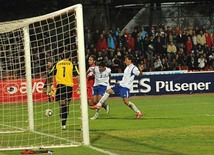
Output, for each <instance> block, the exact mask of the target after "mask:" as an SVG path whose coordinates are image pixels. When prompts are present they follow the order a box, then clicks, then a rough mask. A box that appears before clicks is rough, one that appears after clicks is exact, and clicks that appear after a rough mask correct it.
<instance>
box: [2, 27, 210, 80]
mask: <svg viewBox="0 0 214 155" xmlns="http://www.w3.org/2000/svg"><path fill="white" fill-rule="evenodd" d="M32 34H34V35H31V37H32V38H31V39H32V40H33V41H32V42H31V66H32V71H31V72H32V77H42V76H43V75H44V74H43V73H45V72H46V69H47V68H46V67H47V66H46V64H47V62H52V64H55V63H56V62H58V61H59V60H60V58H61V57H60V54H61V53H62V52H63V51H65V50H68V51H71V54H72V57H73V58H74V59H73V62H74V63H77V62H78V60H77V50H76V47H75V44H71V42H72V43H75V42H76V41H75V33H74V32H72V34H71V35H70V36H72V37H66V35H64V36H65V38H66V39H64V40H63V39H57V38H56V35H50V34H48V33H47V31H45V32H43V30H42V29H41V32H40V33H38V32H35V33H32ZM37 34H39V35H42V36H39V35H37ZM65 34H66V33H65ZM84 34H85V37H84V39H85V50H86V51H85V54H86V64H87V60H88V57H89V56H90V55H92V54H93V55H96V57H97V62H98V63H99V62H100V61H105V62H106V64H107V66H108V67H110V68H111V69H112V73H122V72H123V70H124V67H125V64H124V56H125V55H127V54H132V55H133V56H134V57H135V58H136V59H135V62H134V63H135V64H136V65H143V66H144V71H146V72H150V71H174V70H189V71H207V70H211V71H213V70H214V26H212V25H211V26H209V27H205V26H204V27H201V28H198V27H195V28H191V27H189V26H187V27H184V28H182V29H179V28H178V27H167V28H166V29H165V28H164V27H158V28H157V27H150V28H147V29H144V28H143V27H137V26H136V27H135V28H134V30H133V32H128V30H127V29H124V30H122V31H120V29H119V28H117V29H116V30H114V31H113V30H112V29H109V30H108V31H105V30H98V29H97V30H95V32H92V31H91V30H90V29H89V28H88V27H85V33H84ZM54 37H55V39H54ZM52 40H53V41H52ZM57 40H60V42H59V41H57ZM10 43H11V42H10ZM18 43H19V41H17V42H12V44H9V43H7V44H5V45H4V46H1V47H0V72H1V74H0V78H1V79H5V78H6V77H10V78H22V77H24V76H25V59H24V57H25V56H24V50H23V45H22V44H21V45H19V44H18ZM17 45H18V46H17ZM2 74H4V75H2ZM7 74H9V75H7Z"/></svg>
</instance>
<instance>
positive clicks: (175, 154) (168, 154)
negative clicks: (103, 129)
mask: <svg viewBox="0 0 214 155" xmlns="http://www.w3.org/2000/svg"><path fill="white" fill-rule="evenodd" d="M101 137H102V138H103V137H108V139H112V141H113V140H114V139H115V141H122V142H126V143H128V144H130V145H129V146H133V145H134V146H141V148H142V149H141V150H136V149H126V147H121V146H119V147H117V145H113V146H115V147H114V148H113V147H112V145H111V146H110V147H107V145H105V146H96V147H99V148H101V149H104V150H111V151H115V152H116V151H118V152H126V154H150V155H152V154H156V155H157V154H158V155H161V154H162V155H188V154H185V153H181V152H179V151H176V150H170V149H166V148H162V147H158V146H153V145H150V144H147V143H144V142H143V140H142V141H137V140H132V139H127V138H122V137H117V136H112V135H108V134H105V133H100V134H99V136H97V137H96V138H93V139H91V144H92V145H93V143H94V142H96V141H98V140H100V139H101ZM118 145H120V144H118ZM143 148H149V149H152V150H154V151H143Z"/></svg>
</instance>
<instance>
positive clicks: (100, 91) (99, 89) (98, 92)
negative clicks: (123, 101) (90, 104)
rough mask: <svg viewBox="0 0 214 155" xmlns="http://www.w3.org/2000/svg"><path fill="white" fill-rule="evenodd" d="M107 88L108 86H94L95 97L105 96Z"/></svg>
mask: <svg viewBox="0 0 214 155" xmlns="http://www.w3.org/2000/svg"><path fill="white" fill-rule="evenodd" d="M106 88H107V86H102V85H99V86H94V87H93V96H96V95H101V96H103V95H104V94H105V92H106Z"/></svg>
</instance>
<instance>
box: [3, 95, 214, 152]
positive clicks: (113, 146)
mask: <svg viewBox="0 0 214 155" xmlns="http://www.w3.org/2000/svg"><path fill="white" fill-rule="evenodd" d="M130 100H131V101H132V102H133V103H135V104H136V105H137V106H138V107H139V109H140V110H142V112H143V113H144V116H143V117H142V118H140V119H139V120H136V119H135V113H134V112H133V111H132V110H131V109H129V108H128V107H126V106H125V105H123V103H122V100H121V99H119V98H110V99H109V100H108V101H107V102H108V104H109V105H110V114H109V115H107V114H106V113H105V110H104V109H102V110H101V114H100V117H99V119H97V120H89V123H90V141H91V145H92V146H94V147H96V148H99V149H102V150H104V151H107V152H99V151H96V150H92V149H90V148H88V147H84V146H81V147H72V148H60V149H51V150H53V151H54V152H53V155H71V154H75V155H86V154H87V155H92V154H93V155H95V154H96V155H100V154H111V153H112V154H121V155H130V154H134V155H144V154H145V155H202V154H203V155H213V154H214V94H192V95H172V96H170V95H166V96H146V97H132V98H130ZM93 114H94V111H93V110H89V116H92V115H93ZM20 152H21V151H1V152H0V155H12V154H13V155H15V154H20Z"/></svg>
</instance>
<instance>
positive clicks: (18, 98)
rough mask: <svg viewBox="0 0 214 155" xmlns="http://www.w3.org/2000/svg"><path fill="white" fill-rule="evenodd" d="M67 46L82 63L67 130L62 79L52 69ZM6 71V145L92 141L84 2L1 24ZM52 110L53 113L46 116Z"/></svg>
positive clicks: (0, 101)
mask: <svg viewBox="0 0 214 155" xmlns="http://www.w3.org/2000/svg"><path fill="white" fill-rule="evenodd" d="M65 51H66V52H69V53H70V54H71V61H72V63H73V64H74V65H78V69H79V82H78V80H77V79H75V78H74V87H73V94H72V100H71V103H70V105H69V109H70V111H69V115H68V120H67V129H66V130H62V129H61V119H60V117H59V104H58V103H57V102H55V97H54V95H55V92H56V83H55V81H54V80H53V79H54V77H49V76H47V73H48V72H49V71H50V69H51V67H52V66H53V65H54V64H56V63H57V62H58V61H59V60H61V56H62V54H63V53H64V52H65ZM0 72H1V73H0V87H1V88H0V112H1V113H2V117H1V118H0V138H1V142H0V150H10V149H21V148H32V147H33V148H35V147H49V148H51V147H70V146H78V145H82V144H83V145H90V138H89V122H88V104H87V90H86V68H85V48H84V30H83V10H82V5H81V4H77V5H74V6H71V7H68V8H65V9H62V10H59V11H56V12H53V13H49V14H46V15H42V16H38V17H33V18H27V19H21V20H17V21H9V22H2V23H0ZM45 82H47V83H46V84H47V85H46V87H44V85H45ZM79 86H80V94H81V95H79V93H78V92H77V91H78V87H79ZM47 109H51V110H52V112H53V115H52V116H50V117H47V116H46V115H45V111H46V110H47Z"/></svg>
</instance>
